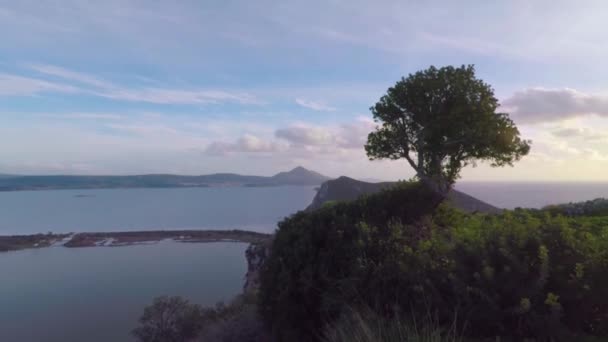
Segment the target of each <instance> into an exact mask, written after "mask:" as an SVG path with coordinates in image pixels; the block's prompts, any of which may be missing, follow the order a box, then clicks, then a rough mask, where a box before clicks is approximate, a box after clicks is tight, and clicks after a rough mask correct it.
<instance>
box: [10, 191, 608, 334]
mask: <svg viewBox="0 0 608 342" xmlns="http://www.w3.org/2000/svg"><path fill="white" fill-rule="evenodd" d="M456 188H457V189H458V190H460V191H463V192H465V193H467V194H469V195H471V196H474V197H476V198H478V199H480V200H482V201H485V202H487V203H489V204H492V205H494V206H497V207H500V208H507V209H512V208H516V207H531V208H540V207H543V206H545V205H548V204H554V203H565V202H571V201H583V200H590V199H594V198H597V197H608V183H583V182H580V183H475V182H461V183H458V184H457V186H456ZM314 195H315V188H314V187H309V186H280V187H227V188H173V189H103V190H102V189H99V190H45V191H19V192H0V235H9V234H34V233H46V232H55V233H67V232H86V231H126V230H158V229H247V230H254V231H258V232H265V233H271V232H273V231H274V230H275V229H276V225H277V222H278V221H280V220H281V219H283V218H285V217H286V216H289V215H291V214H293V213H295V212H297V211H298V210H302V209H304V208H305V207H306V206H307V205H308V204H309V203H310V202H311V201H312V198H313V197H314ZM246 248H247V245H246V244H244V243H231V242H217V243H200V244H199V243H197V244H185V243H177V242H169V241H163V242H160V243H157V244H151V245H136V246H128V247H97V248H62V247H50V248H43V249H30V250H22V251H15V252H7V253H1V254H0V274H1V275H2V281H0V341H3V342H13V341H14V342H21V341H28V342H29V341H31V342H37V341H41V342H66V341H87V342H107V341H115V342H123V341H124V342H132V341H134V339H133V338H132V337H131V335H130V331H131V330H132V329H133V328H135V327H136V326H137V319H138V317H139V316H140V315H141V313H142V312H143V308H144V307H145V306H146V305H147V304H150V303H151V302H152V300H153V298H155V297H157V296H161V295H178V296H182V297H184V298H187V299H188V300H190V301H192V302H194V303H198V304H201V305H214V304H215V303H217V302H219V301H225V302H227V301H229V300H230V299H231V298H232V297H234V296H235V295H237V294H238V293H240V291H241V289H242V285H243V280H244V275H245V272H246V268H247V264H246V260H245V253H244V252H245V249H246Z"/></svg>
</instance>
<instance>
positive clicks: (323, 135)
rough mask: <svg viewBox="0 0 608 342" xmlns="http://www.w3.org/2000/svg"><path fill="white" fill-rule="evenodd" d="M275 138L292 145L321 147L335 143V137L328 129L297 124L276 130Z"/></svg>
mask: <svg viewBox="0 0 608 342" xmlns="http://www.w3.org/2000/svg"><path fill="white" fill-rule="evenodd" d="M275 136H276V137H277V138H281V139H284V140H287V141H288V142H289V143H290V144H292V145H303V146H320V145H328V144H331V143H333V141H334V137H333V136H332V133H331V132H330V130H329V129H328V128H326V127H321V126H312V125H309V124H296V125H292V126H289V127H285V128H280V129H278V130H276V132H275Z"/></svg>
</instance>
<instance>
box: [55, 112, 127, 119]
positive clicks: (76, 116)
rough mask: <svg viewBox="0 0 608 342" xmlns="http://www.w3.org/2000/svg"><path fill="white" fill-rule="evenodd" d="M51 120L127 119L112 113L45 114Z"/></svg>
mask: <svg viewBox="0 0 608 342" xmlns="http://www.w3.org/2000/svg"><path fill="white" fill-rule="evenodd" d="M43 116H45V117H49V118H56V119H84V120H86V119H90V120H122V119H124V118H125V117H124V116H123V115H119V114H111V113H64V114H45V115H43Z"/></svg>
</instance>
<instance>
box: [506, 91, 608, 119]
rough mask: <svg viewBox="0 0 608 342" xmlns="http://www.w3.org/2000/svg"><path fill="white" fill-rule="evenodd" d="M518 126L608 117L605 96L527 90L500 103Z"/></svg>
mask: <svg viewBox="0 0 608 342" xmlns="http://www.w3.org/2000/svg"><path fill="white" fill-rule="evenodd" d="M502 107H503V108H505V109H506V110H507V111H510V112H511V115H512V117H513V118H514V120H516V121H517V122H518V123H539V122H550V121H560V120H565V119H570V118H574V117H579V116H585V115H591V114H595V115H598V116H602V117H608V96H605V95H594V94H587V93H583V92H580V91H577V90H574V89H570V88H563V89H545V88H531V89H525V90H522V91H518V92H516V93H515V94H513V95H512V96H511V97H509V98H507V99H506V100H504V101H503V103H502Z"/></svg>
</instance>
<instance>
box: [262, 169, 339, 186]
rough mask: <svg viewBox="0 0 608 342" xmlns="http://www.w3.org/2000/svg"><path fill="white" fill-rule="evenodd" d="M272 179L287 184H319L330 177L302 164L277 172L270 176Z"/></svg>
mask: <svg viewBox="0 0 608 342" xmlns="http://www.w3.org/2000/svg"><path fill="white" fill-rule="evenodd" d="M272 179H274V180H276V181H280V182H282V183H288V184H310V185H319V184H321V183H323V182H325V181H327V180H329V179H330V178H329V177H327V176H324V175H322V174H320V173H318V172H315V171H311V170H308V169H306V168H304V167H302V166H297V167H295V168H293V169H291V170H289V171H285V172H279V173H277V174H276V175H274V176H272Z"/></svg>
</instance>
